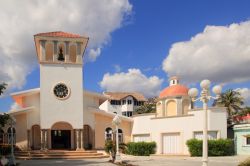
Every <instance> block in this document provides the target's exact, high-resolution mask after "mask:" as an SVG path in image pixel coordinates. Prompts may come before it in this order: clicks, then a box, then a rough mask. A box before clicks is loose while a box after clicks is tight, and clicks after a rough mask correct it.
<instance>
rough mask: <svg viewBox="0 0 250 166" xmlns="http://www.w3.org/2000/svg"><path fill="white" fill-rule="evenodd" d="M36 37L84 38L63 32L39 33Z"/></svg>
mask: <svg viewBox="0 0 250 166" xmlns="http://www.w3.org/2000/svg"><path fill="white" fill-rule="evenodd" d="M35 36H46V37H65V38H80V37H83V36H81V35H78V34H73V33H68V32H62V31H56V32H45V33H38V34H36V35H35Z"/></svg>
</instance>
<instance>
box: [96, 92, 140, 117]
mask: <svg viewBox="0 0 250 166" xmlns="http://www.w3.org/2000/svg"><path fill="white" fill-rule="evenodd" d="M123 100H126V104H124V105H123V104H122V101H123ZM128 100H131V101H132V103H131V104H128ZM120 101H121V105H111V104H110V101H108V100H106V101H105V102H104V103H102V104H101V105H100V106H99V108H100V109H101V110H104V111H109V112H117V113H118V114H119V115H121V114H122V112H126V111H135V110H136V108H138V107H139V106H135V105H134V99H133V97H132V96H127V97H126V98H124V99H121V100H120Z"/></svg>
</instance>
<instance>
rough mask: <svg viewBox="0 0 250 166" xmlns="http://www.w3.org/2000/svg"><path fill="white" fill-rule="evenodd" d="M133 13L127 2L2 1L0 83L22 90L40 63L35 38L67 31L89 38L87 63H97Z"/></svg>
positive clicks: (92, 0) (111, 0)
mask: <svg viewBox="0 0 250 166" xmlns="http://www.w3.org/2000/svg"><path fill="white" fill-rule="evenodd" d="M131 11H132V5H131V4H130V3H129V2H128V0H102V1H99V0H84V1H82V0H72V1H68V0H53V1H52V0H43V1H39V0H22V1H16V0H8V1H0V18H1V24H0V36H1V38H0V55H1V56H0V66H1V70H0V81H1V82H2V81H4V82H7V83H8V84H9V85H8V88H10V89H11V88H21V87H22V86H23V85H24V84H25V80H26V76H27V74H29V73H30V72H31V71H32V69H33V68H34V66H35V65H36V64H37V60H36V55H35V48H34V41H33V35H34V34H36V33H40V32H49V31H66V32H73V33H78V34H81V35H84V36H88V37H89V38H90V41H89V44H88V50H87V51H86V54H87V55H86V56H85V58H86V59H85V60H86V61H95V60H96V58H97V57H98V56H100V54H101V48H103V47H104V46H105V45H106V44H107V43H108V42H109V41H110V39H111V33H112V32H113V31H115V30H116V29H118V28H120V27H122V25H123V22H124V20H126V19H127V18H128V16H129V15H130V13H131Z"/></svg>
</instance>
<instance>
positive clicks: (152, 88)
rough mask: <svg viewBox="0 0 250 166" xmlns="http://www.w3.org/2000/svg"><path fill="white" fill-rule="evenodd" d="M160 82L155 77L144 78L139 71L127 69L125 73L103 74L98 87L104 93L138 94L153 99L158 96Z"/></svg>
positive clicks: (160, 80) (161, 80)
mask: <svg viewBox="0 0 250 166" xmlns="http://www.w3.org/2000/svg"><path fill="white" fill-rule="evenodd" d="M162 82H163V79H160V78H158V77H157V76H151V77H147V76H145V75H144V74H143V73H141V71H140V69H128V72H127V73H125V72H120V73H114V74H110V73H106V74H104V76H103V79H102V81H101V82H100V86H101V88H102V89H104V90H105V91H118V92H140V93H142V94H144V95H145V96H146V97H153V96H156V95H158V94H159V92H160V89H161V84H162Z"/></svg>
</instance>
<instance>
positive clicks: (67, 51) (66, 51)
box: [65, 41, 69, 62]
mask: <svg viewBox="0 0 250 166" xmlns="http://www.w3.org/2000/svg"><path fill="white" fill-rule="evenodd" d="M65 62H69V41H65Z"/></svg>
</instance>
